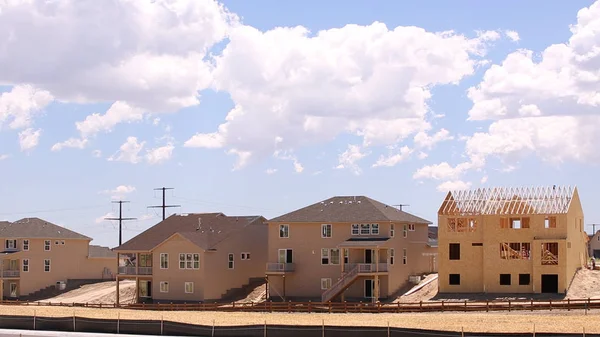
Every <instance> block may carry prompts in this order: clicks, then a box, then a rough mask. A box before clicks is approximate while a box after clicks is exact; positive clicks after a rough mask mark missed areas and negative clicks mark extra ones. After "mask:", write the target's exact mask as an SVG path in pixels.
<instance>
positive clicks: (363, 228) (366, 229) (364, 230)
mask: <svg viewBox="0 0 600 337" xmlns="http://www.w3.org/2000/svg"><path fill="white" fill-rule="evenodd" d="M369 234H371V225H370V224H368V223H363V224H360V235H369Z"/></svg>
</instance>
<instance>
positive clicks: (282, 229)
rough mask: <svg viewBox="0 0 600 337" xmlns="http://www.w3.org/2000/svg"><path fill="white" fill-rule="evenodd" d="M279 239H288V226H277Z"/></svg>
mask: <svg viewBox="0 0 600 337" xmlns="http://www.w3.org/2000/svg"><path fill="white" fill-rule="evenodd" d="M279 237H280V238H289V237H290V225H279Z"/></svg>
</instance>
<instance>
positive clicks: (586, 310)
mask: <svg viewBox="0 0 600 337" xmlns="http://www.w3.org/2000/svg"><path fill="white" fill-rule="evenodd" d="M589 303H590V298H589V297H588V300H587V302H585V314H586V315H587V312H588V306H589Z"/></svg>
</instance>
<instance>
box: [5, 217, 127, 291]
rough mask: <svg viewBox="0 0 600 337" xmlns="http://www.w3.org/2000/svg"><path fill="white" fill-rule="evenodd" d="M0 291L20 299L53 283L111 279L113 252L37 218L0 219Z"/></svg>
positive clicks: (84, 237) (88, 239)
mask: <svg viewBox="0 0 600 337" xmlns="http://www.w3.org/2000/svg"><path fill="white" fill-rule="evenodd" d="M0 241H1V242H2V245H3V247H2V249H1V250H0V259H1V261H0V263H1V265H0V294H1V295H2V298H4V299H23V298H26V297H27V296H29V295H30V294H32V293H35V292H37V291H39V290H41V289H44V288H46V287H49V286H56V283H57V282H58V283H65V285H66V284H67V283H68V282H69V281H70V280H77V281H80V280H90V281H94V280H110V279H113V271H114V259H115V256H116V255H115V254H114V253H112V252H111V251H110V249H108V248H107V247H100V246H95V245H90V241H92V239H91V238H90V237H87V236H85V235H82V234H79V233H76V232H74V231H71V230H69V229H66V228H64V227H61V226H58V225H55V224H53V223H50V222H48V221H45V220H42V219H39V218H25V219H21V220H18V221H15V222H7V221H4V222H0Z"/></svg>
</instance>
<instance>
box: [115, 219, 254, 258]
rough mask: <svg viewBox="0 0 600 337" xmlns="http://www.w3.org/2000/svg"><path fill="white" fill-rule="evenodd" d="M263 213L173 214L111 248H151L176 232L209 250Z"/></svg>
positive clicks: (147, 249)
mask: <svg viewBox="0 0 600 337" xmlns="http://www.w3.org/2000/svg"><path fill="white" fill-rule="evenodd" d="M258 221H260V222H264V221H265V218H263V217H262V216H227V215H225V214H223V213H192V214H174V215H171V216H170V217H168V218H166V219H165V220H163V221H161V222H159V223H158V224H156V225H154V226H152V227H150V228H148V229H147V230H145V231H144V232H142V233H140V234H139V235H137V236H135V237H134V238H132V239H131V240H129V241H127V242H125V243H124V244H122V245H120V246H119V247H117V248H115V249H114V250H120V251H124V250H133V251H139V250H141V251H150V250H152V249H154V248H155V247H156V246H158V245H160V244H161V243H163V242H164V241H165V240H167V239H169V238H170V237H171V236H173V235H174V234H179V235H181V236H183V237H184V238H186V239H187V240H189V241H190V242H192V243H193V244H195V245H196V246H198V247H200V248H202V249H205V250H210V249H214V248H215V246H216V245H217V244H218V243H219V242H221V241H223V240H226V239H227V238H228V237H230V236H231V235H233V234H235V233H236V232H238V231H240V230H242V229H244V228H246V227H247V226H249V225H251V224H254V223H256V222H258Z"/></svg>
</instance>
